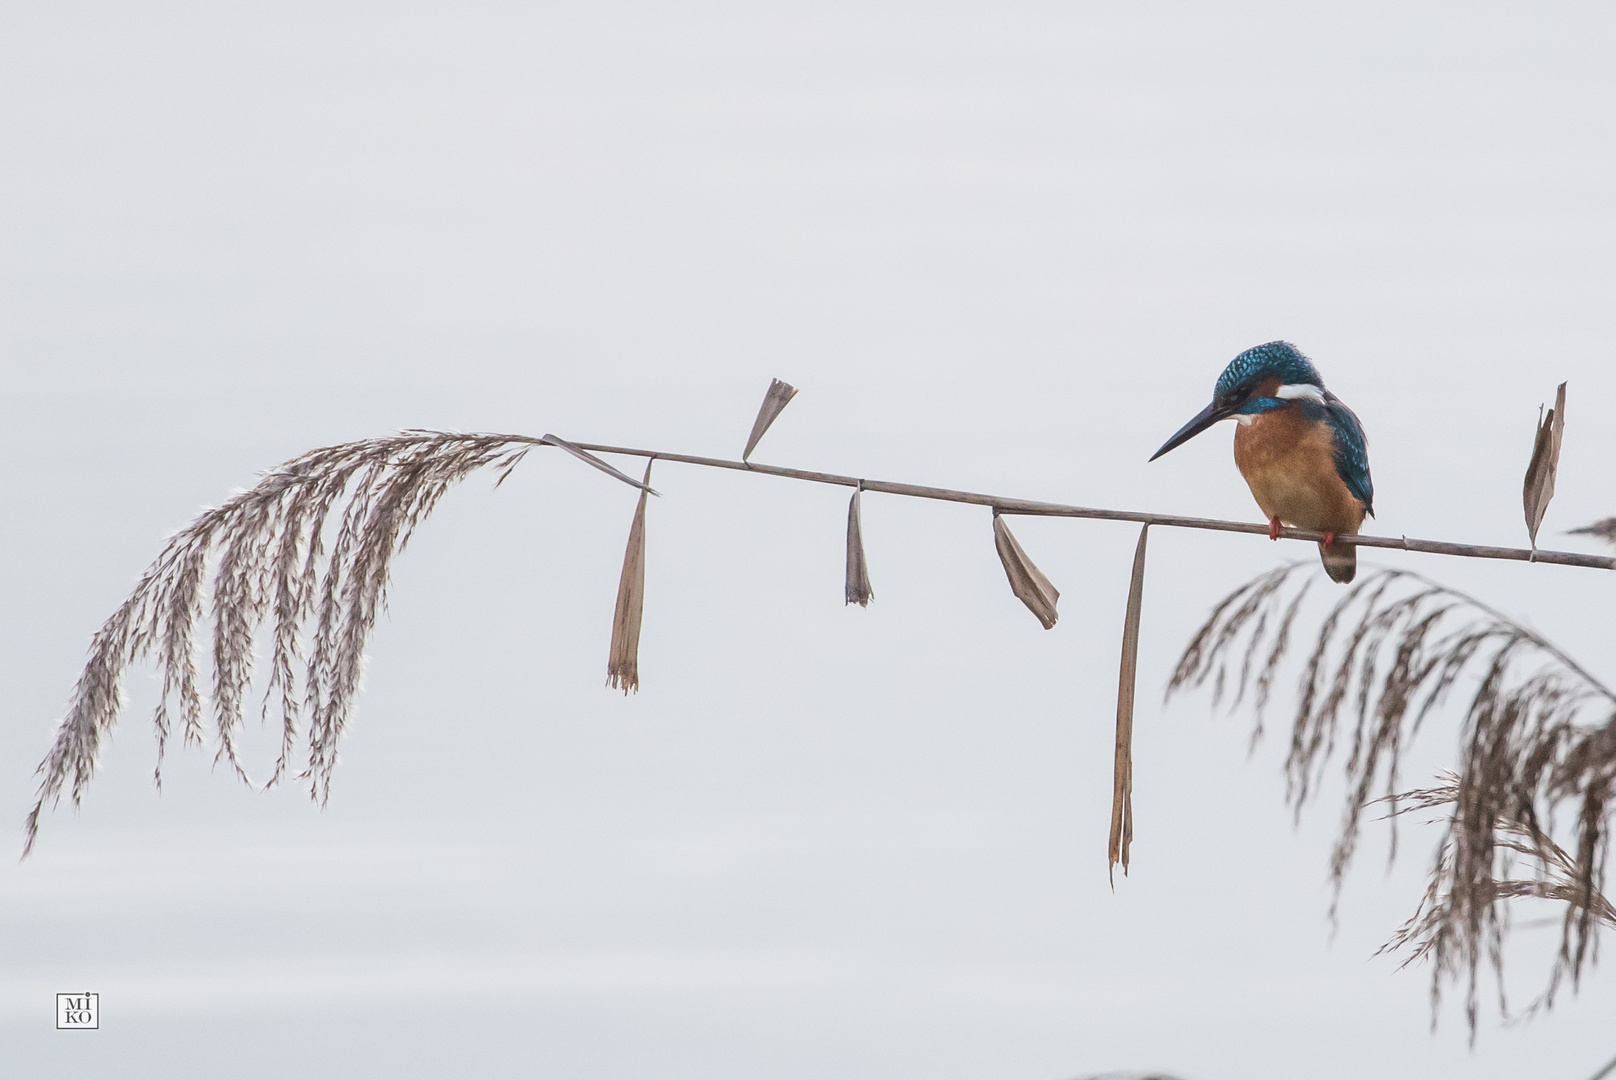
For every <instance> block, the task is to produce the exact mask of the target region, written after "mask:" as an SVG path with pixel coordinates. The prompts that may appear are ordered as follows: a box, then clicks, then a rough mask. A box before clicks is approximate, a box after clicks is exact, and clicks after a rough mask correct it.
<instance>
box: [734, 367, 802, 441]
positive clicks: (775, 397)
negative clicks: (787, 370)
mask: <svg viewBox="0 0 1616 1080" xmlns="http://www.w3.org/2000/svg"><path fill="white" fill-rule="evenodd" d="M796 396H797V388H796V387H795V386H792V385H791V384H790V383H783V382H781V381H780V380H779V379H770V380H769V392H768V393H767V394H764V395H763V404H762V405H760V406H758V414H757V419H756V420H754V421H753V422H752V434H750V435H748V436H747V438H746V450H745V452H744V453H742V454H741V460H742V461H745V460H746V459H747V458H749V457H751V456H752V451H753V450H754V449H755V448H756V447H757V444H758V440H759V439H761V438H763V433H764V432H765V431H768V430H769V425H770V424H772V423H774V418H775V417H776V416H779V415H780V410H782V409H784V408H785V407H786V406H787V405H789V404H790V403H791V399H792V398H794V397H796Z"/></svg>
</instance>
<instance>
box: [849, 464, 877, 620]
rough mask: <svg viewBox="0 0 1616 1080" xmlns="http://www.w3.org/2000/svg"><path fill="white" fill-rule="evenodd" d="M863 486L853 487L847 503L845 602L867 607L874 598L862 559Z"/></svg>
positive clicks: (868, 572) (868, 571) (867, 569)
mask: <svg viewBox="0 0 1616 1080" xmlns="http://www.w3.org/2000/svg"><path fill="white" fill-rule="evenodd" d="M863 494H864V489H863V488H854V489H853V497H852V498H851V499H849V500H848V503H847V583H846V592H845V595H846V598H847V603H849V604H857V605H858V606H859V607H868V606H869V604H870V601H871V600H873V599H874V598H875V590H874V589H872V588H870V568H869V566H868V565H867V564H866V563H865V561H864V526H863V520H862V515H861V513H860V504H861V502H862V498H861V497H862V496H863Z"/></svg>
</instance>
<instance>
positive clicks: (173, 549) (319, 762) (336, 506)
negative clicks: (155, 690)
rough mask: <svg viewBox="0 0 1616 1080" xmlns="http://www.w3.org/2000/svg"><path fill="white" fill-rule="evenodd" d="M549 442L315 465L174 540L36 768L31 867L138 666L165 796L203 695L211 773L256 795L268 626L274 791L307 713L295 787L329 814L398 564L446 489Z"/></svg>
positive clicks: (367, 453)
mask: <svg viewBox="0 0 1616 1080" xmlns="http://www.w3.org/2000/svg"><path fill="white" fill-rule="evenodd" d="M540 442H541V440H538V439H532V438H527V437H524V436H517V435H464V434H455V433H447V432H436V431H405V432H401V433H400V434H398V435H394V436H391V437H388V438H382V439H367V440H364V441H361V442H352V443H343V444H341V445H338V446H329V447H324V448H322V449H318V450H311V451H309V452H308V453H306V454H303V455H302V456H300V457H297V458H295V459H293V460H292V461H289V462H287V463H286V464H284V465H281V466H279V467H278V468H276V469H273V470H271V471H270V472H268V473H265V474H264V476H263V477H262V478H261V479H260V480H259V481H258V483H257V484H255V485H254V486H253V487H252V488H251V489H250V490H247V491H243V492H240V493H239V494H237V495H235V496H234V497H233V498H231V499H230V500H229V501H227V502H226V503H225V504H224V505H222V506H219V507H217V508H214V509H210V510H206V511H204V512H203V513H202V514H201V515H200V516H198V517H197V518H196V520H194V521H193V522H191V524H189V525H187V526H186V527H185V528H184V529H182V530H181V531H180V532H178V533H176V534H175V535H174V536H172V537H171V538H170V539H169V540H168V542H167V543H166V544H165V545H164V546H163V550H162V552H161V554H159V555H158V556H157V559H156V561H155V562H153V563H152V564H151V566H150V567H149V568H148V569H147V570H146V572H145V574H143V575H142V576H141V579H140V582H139V584H137V585H136V586H135V591H134V592H133V594H131V595H130V597H129V598H128V599H127V600H125V601H124V602H123V605H122V606H121V607H119V608H118V610H117V611H116V612H114V613H113V615H112V617H111V618H110V619H108V620H107V621H106V623H105V624H104V625H103V626H102V627H101V629H100V630H99V631H98V632H97V633H96V635H95V637H94V639H93V640H92V641H91V644H90V658H89V661H88V662H87V663H86V664H85V667H84V672H83V674H82V675H80V677H79V680H78V682H77V684H76V685H75V686H74V687H73V693H72V695H71V697H70V698H69V700H68V706H67V713H66V715H65V716H64V717H63V719H62V722H61V724H60V726H59V727H58V728H57V733H56V741H55V743H54V745H53V746H52V747H51V750H50V753H49V754H47V755H46V757H45V760H44V761H43V762H41V763H40V766H39V770H38V771H39V773H40V774H41V776H42V779H41V781H40V785H39V791H38V799H37V801H36V802H35V803H34V806H33V809H32V810H31V811H30V812H29V814H28V817H27V819H26V823H25V825H26V830H27V842H26V845H25V847H24V849H23V854H24V855H27V853H28V851H29V850H31V849H32V847H33V844H34V840H35V837H36V836H37V834H38V830H39V816H40V814H41V812H42V811H43V809H44V807H45V806H46V805H47V804H50V805H55V804H56V803H57V802H58V801H59V800H60V798H61V796H62V793H63V789H64V788H66V789H67V791H68V792H69V794H70V797H71V799H72V801H73V803H74V804H75V805H77V804H78V802H79V800H80V798H81V797H82V795H83V792H84V788H85V785H87V784H88V783H89V781H90V778H91V777H92V776H93V775H94V773H95V767H96V757H97V752H98V751H99V749H100V746H101V741H102V739H104V738H105V737H106V736H107V735H108V734H109V733H110V731H111V729H112V726H113V725H114V724H115V723H116V722H117V719H118V714H119V712H120V711H121V709H122V707H123V676H124V672H125V671H126V669H127V668H128V667H129V666H130V665H131V664H133V663H136V662H138V661H141V660H146V659H155V660H156V662H157V664H158V666H159V667H160V668H161V670H162V675H163V692H162V698H161V700H160V701H159V703H158V705H157V707H156V710H155V712H154V713H153V717H152V720H153V723H154V725H155V726H156V729H157V750H158V763H157V777H156V778H157V781H158V783H159V785H161V782H162V758H163V751H164V749H165V748H166V746H167V743H168V738H169V735H170V734H171V732H172V730H173V726H174V724H175V722H176V721H177V722H178V724H179V727H180V734H181V737H182V738H183V739H184V741H185V742H186V743H198V744H200V743H202V742H203V741H204V735H205V732H204V722H203V714H204V711H205V708H204V696H206V699H207V702H208V705H209V706H210V707H211V708H210V711H211V714H212V728H213V738H214V741H215V744H216V747H217V752H216V755H215V760H216V761H225V762H228V763H229V764H230V767H231V768H232V769H234V770H235V772H236V774H237V775H238V776H240V777H241V778H242V779H243V780H244V781H248V777H247V773H246V771H245V769H244V768H243V767H242V764H241V760H240V758H239V756H238V754H237V736H238V733H239V731H240V729H241V724H242V716H243V712H244V708H245V701H246V698H247V694H248V691H249V688H250V686H251V683H252V677H253V673H254V670H255V667H256V654H255V649H254V641H255V638H256V636H257V634H258V632H259V630H260V629H261V628H264V627H266V626H267V629H268V652H269V680H268V685H267V688H266V690H265V693H264V697H263V702H262V706H261V715H262V717H263V718H264V719H265V720H266V721H267V720H268V719H269V717H270V715H271V712H272V708H273V712H274V714H275V715H276V716H277V717H278V718H279V721H280V727H281V749H280V754H279V757H278V759H277V760H276V762H275V767H274V770H273V773H272V774H271V776H270V777H269V779H268V781H267V783H266V786H268V785H273V784H276V783H278V782H279V781H280V780H282V779H283V778H284V777H285V775H286V773H287V770H288V769H289V768H290V767H291V760H292V756H293V753H294V750H295V746H296V744H297V739H298V728H299V724H300V721H301V720H302V718H303V716H304V714H305V712H306V715H307V721H308V727H307V742H308V757H307V763H306V765H305V767H304V769H303V771H302V772H300V773H299V774H298V776H297V779H299V780H306V781H308V783H309V793H310V795H311V797H313V798H314V799H315V800H316V801H318V802H322V803H323V802H324V801H325V800H326V798H327V797H328V795H329V793H330V784H331V770H332V768H333V767H334V766H335V765H336V761H337V743H338V741H339V740H340V738H341V736H342V732H343V728H344V727H345V726H346V724H347V722H348V719H349V717H350V715H351V714H352V711H353V705H354V697H355V695H356V694H357V692H358V689H359V679H360V674H361V671H362V669H363V664H364V654H365V643H366V642H367V641H368V640H369V638H370V633H371V630H372V629H373V628H374V626H375V624H376V619H377V616H378V615H380V614H381V612H382V610H383V608H384V607H385V604H386V595H387V582H388V573H389V570H390V568H391V565H392V559H393V557H394V556H395V555H397V554H399V553H401V552H402V551H403V550H404V548H405V547H406V546H407V545H408V543H409V540H410V537H411V535H412V534H413V533H414V530H415V528H416V527H417V526H418V525H420V524H421V522H422V521H424V520H425V519H426V517H427V515H428V514H430V513H431V512H432V509H433V507H435V506H436V505H437V503H438V500H439V499H440V498H441V497H442V496H443V494H444V492H445V491H447V490H448V489H449V487H450V486H451V485H453V484H454V483H456V482H457V481H459V480H462V479H464V478H465V477H466V476H467V475H468V474H470V473H472V472H475V471H477V470H479V469H483V468H487V467H493V468H495V469H498V470H499V476H498V480H497V481H496V484H495V486H498V484H499V483H503V482H504V480H505V477H506V476H508V475H509V474H510V471H511V469H513V468H514V467H515V466H516V464H517V463H518V462H520V461H521V460H522V458H523V457H525V456H526V455H527V452H528V451H529V450H530V449H532V448H533V447H534V446H536V445H539V444H540ZM328 539H329V541H330V542H329V546H328V545H327V541H328ZM210 581H211V585H212V588H211V594H210V592H209V589H208V585H209V583H210ZM210 619H211V622H212V629H213V642H212V661H213V662H212V676H213V678H212V686H211V692H209V693H207V694H206V695H204V690H203V687H202V675H201V673H200V672H199V670H198V666H197V661H196V656H195V645H196V637H197V634H198V631H199V629H200V628H201V626H202V624H204V623H206V622H208V621H209V620H210ZM305 651H306V653H307V656H306V659H305ZM300 665H301V667H302V679H301V685H299V682H300V680H299V678H298V668H299V666H300ZM248 782H250V781H248Z"/></svg>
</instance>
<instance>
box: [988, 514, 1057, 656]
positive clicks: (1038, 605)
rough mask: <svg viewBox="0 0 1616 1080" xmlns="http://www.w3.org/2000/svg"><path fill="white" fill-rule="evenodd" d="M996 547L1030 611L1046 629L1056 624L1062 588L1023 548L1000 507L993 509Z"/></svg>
mask: <svg viewBox="0 0 1616 1080" xmlns="http://www.w3.org/2000/svg"><path fill="white" fill-rule="evenodd" d="M993 546H994V547H995V548H996V549H997V550H998V552H999V561H1000V562H1001V563H1003V564H1004V575H1005V577H1007V578H1009V579H1010V591H1011V592H1013V593H1015V594H1016V596H1017V597H1018V598H1020V600H1021V602H1022V603H1023V604H1026V605H1027V610H1028V611H1030V612H1032V613H1033V614H1034V615H1036V616H1037V617H1038V621H1039V622H1041V623H1043V624H1044V629H1045V630H1048V629H1050V628H1051V627H1053V626H1054V625H1055V619H1056V617H1057V616H1056V614H1055V604H1056V602H1057V601H1059V600H1060V590H1059V589H1057V588H1055V586H1053V585H1051V584H1050V583H1049V579H1048V578H1046V577H1045V576H1044V573H1043V571H1042V570H1039V569H1038V567H1036V566H1034V565H1033V562H1032V560H1031V559H1029V558H1027V553H1026V552H1025V551H1022V550H1021V545H1020V544H1018V543H1017V542H1016V538H1015V535H1014V534H1013V533H1011V532H1010V526H1009V525H1006V524H1005V522H1004V518H1003V517H1002V516H1000V514H999V512H998V511H997V510H995V511H994V512H993Z"/></svg>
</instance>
